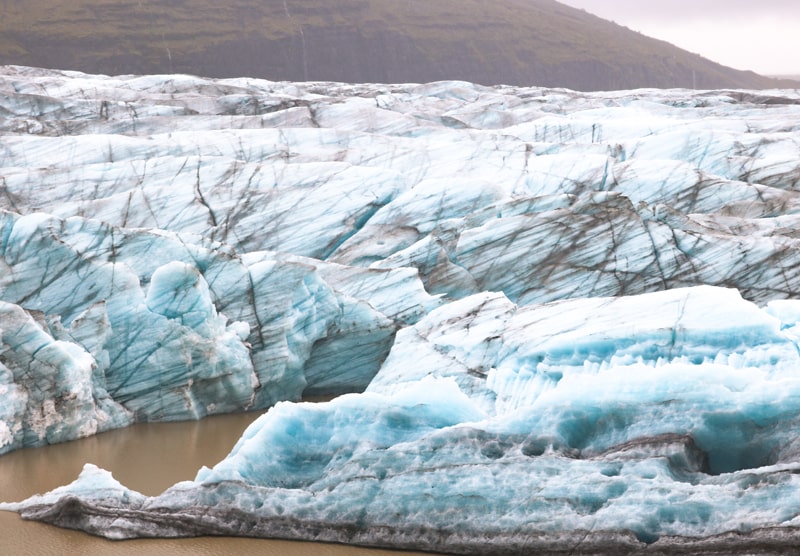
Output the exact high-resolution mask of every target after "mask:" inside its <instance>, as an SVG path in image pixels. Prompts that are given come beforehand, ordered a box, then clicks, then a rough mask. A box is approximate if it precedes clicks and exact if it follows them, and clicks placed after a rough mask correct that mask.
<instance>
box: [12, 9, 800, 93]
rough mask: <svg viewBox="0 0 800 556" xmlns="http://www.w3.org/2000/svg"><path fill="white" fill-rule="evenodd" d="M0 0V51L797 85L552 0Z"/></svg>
mask: <svg viewBox="0 0 800 556" xmlns="http://www.w3.org/2000/svg"><path fill="white" fill-rule="evenodd" d="M0 8H2V9H1V10H0V13H2V15H0V63H4V64H24V65H34V66H45V67H59V68H67V69H77V70H82V71H87V72H102V73H112V74H118V73H173V72H184V73H193V74H201V75H207V76H212V77H231V76H237V75H250V76H257V77H265V78H269V79H273V80H331V81H349V82H425V81H434V80H441V79H463V80H468V81H473V82H477V83H483V84H496V83H506V84H519V85H541V86H559V87H569V88H573V89H578V90H601V89H625V88H636V87H693V86H694V87H697V88H719V87H741V88H766V87H776V86H795V85H796V84H795V83H792V82H779V81H776V80H773V79H769V78H765V77H762V76H759V75H756V74H754V73H752V72H742V71H737V70H733V69H731V68H726V67H724V66H721V65H719V64H716V63H713V62H711V61H709V60H706V59H704V58H702V57H700V56H698V55H694V54H691V53H688V52H686V51H683V50H681V49H678V48H676V47H674V46H672V45H670V44H668V43H666V42H663V41H657V40H654V39H650V38H648V37H645V36H643V35H641V34H639V33H636V32H633V31H631V30H629V29H627V28H624V27H621V26H619V25H616V24H614V23H611V22H609V21H605V20H603V19H600V18H598V17H595V16H593V15H591V14H588V13H586V12H584V11H582V10H576V9H574V8H571V7H568V6H565V5H562V4H560V3H558V2H555V1H553V0H497V1H494V2H484V1H483V0H433V1H431V0H426V1H421V0H411V1H406V2H402V3H401V2H394V1H392V0H336V1H333V0H304V1H303V2H298V1H297V0H294V1H291V0H261V1H260V2H258V3H254V2H252V1H248V0H230V1H228V2H226V3H216V2H210V1H209V0H169V1H164V0H70V1H66V0H25V2H22V1H21V0H3V1H2V2H0Z"/></svg>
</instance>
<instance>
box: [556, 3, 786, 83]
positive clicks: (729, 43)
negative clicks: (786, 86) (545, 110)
mask: <svg viewBox="0 0 800 556" xmlns="http://www.w3.org/2000/svg"><path fill="white" fill-rule="evenodd" d="M558 1H559V2H561V3H562V4H567V5H569V6H573V7H575V8H581V9H584V10H586V11H587V12H591V13H593V14H595V15H597V16H600V17H602V18H604V19H609V20H612V21H615V22H616V23H619V24H620V25H624V26H625V27H628V28H630V29H633V30H634V31H640V32H641V33H643V34H645V35H648V36H651V37H654V38H657V39H662V40H665V41H668V42H671V43H672V44H674V45H676V46H679V47H681V48H683V49H684V50H688V51H690V52H695V53H697V54H700V55H702V56H704V57H706V58H709V59H710V60H714V61H715V62H719V63H721V64H724V65H726V66H730V67H733V68H736V69H743V70H753V71H755V72H758V73H761V74H765V75H787V74H793V75H800V0H558Z"/></svg>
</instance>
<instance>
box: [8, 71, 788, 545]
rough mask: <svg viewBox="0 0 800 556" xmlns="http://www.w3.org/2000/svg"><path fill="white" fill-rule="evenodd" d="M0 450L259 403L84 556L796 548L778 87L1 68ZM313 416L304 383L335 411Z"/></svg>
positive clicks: (85, 506) (63, 507)
mask: <svg viewBox="0 0 800 556" xmlns="http://www.w3.org/2000/svg"><path fill="white" fill-rule="evenodd" d="M0 90H2V92H3V96H2V101H0V112H2V114H3V118H0V132H1V133H2V134H3V142H2V147H0V211H1V212H0V339H1V340H2V347H0V453H3V452H8V451H11V450H15V449H18V448H21V447H26V446H39V445H43V444H48V443H54V442H61V441H66V440H70V439H74V438H78V437H82V436H87V435H91V434H95V433H97V432H100V431H104V430H108V429H111V428H117V427H123V426H127V425H129V424H131V423H134V422H141V421H159V420H177V419H198V418H202V417H205V416H207V415H212V414H218V413H226V412H234V411H254V410H262V411H263V410H266V412H265V413H264V414H263V415H262V416H261V417H259V418H258V419H257V420H256V421H255V422H254V423H253V425H251V426H250V428H248V430H247V431H246V432H245V433H244V435H243V436H242V438H241V439H240V440H239V441H238V443H237V444H236V446H235V447H234V448H233V450H232V452H231V453H230V455H229V456H228V457H227V458H226V459H224V460H223V461H221V462H220V463H219V464H217V465H216V466H214V467H213V468H210V469H208V468H204V469H201V470H200V471H199V472H198V474H197V477H196V478H195V480H194V481H188V482H184V483H179V484H177V485H175V486H174V487H172V488H170V489H169V490H167V491H166V492H164V493H163V494H161V495H160V496H157V497H146V496H143V495H141V494H139V493H135V492H133V491H131V490H129V489H127V488H126V487H124V486H123V485H120V484H119V483H117V482H116V481H115V480H114V479H113V478H112V477H111V476H110V474H109V473H108V472H106V471H103V470H101V469H98V468H96V467H93V466H87V467H86V469H85V470H84V472H83V473H82V474H81V476H80V477H79V478H78V479H77V480H76V482H75V483H73V484H71V485H67V486H65V487H61V488H59V489H57V490H55V491H53V492H51V493H47V494H44V495H41V496H36V497H33V498H31V499H29V500H27V501H24V502H19V503H6V504H3V505H2V506H0V507H2V508H3V509H8V510H14V511H18V512H20V513H21V514H22V515H23V516H24V517H26V518H31V519H40V520H43V521H48V522H51V523H56V524H59V525H63V526H67V527H73V528H80V529H84V530H87V531H90V532H92V533H95V534H99V535H104V536H107V537H110V538H131V537H138V536H191V535H200V534H220V535H250V536H266V537H284V538H302V539H312V540H327V541H335V542H345V543H353V544H363V545H377V546H389V547H396V548H412V549H421V550H435V551H444V552H454V553H477V554H492V553H495V554H516V553H520V552H526V551H527V552H531V551H537V550H538V551H540V552H541V553H563V554H566V553H571V554H598V553H614V554H624V553H640V552H643V551H646V553H647V554H681V553H708V554H724V553H730V552H737V551H738V552H741V551H745V552H750V553H785V552H786V551H789V550H791V549H792V547H795V546H797V545H798V544H800V529H798V527H799V524H800V521H799V520H800V483H798V479H797V477H798V476H799V475H798V474H799V473H800V444H799V443H798V441H797V436H798V432H800V417H799V416H800V344H799V343H798V342H800V298H798V288H800V262H798V253H800V238H799V237H798V233H797V230H798V228H800V190H798V184H800V166H798V160H800V140H798V133H799V132H800V95H798V93H797V92H795V91H765V92H755V91H685V90H671V91H660V90H638V91H620V92H611V93H576V92H572V91H566V90H549V89H541V88H515V87H505V86H497V87H482V86H477V85H473V84H470V83H463V82H442V83H431V84H425V85H414V84H408V85H347V84H337V83H303V84H299V83H274V82H269V81H264V80H256V79H227V80H210V79H202V78H197V77H191V76H127V77H107V76H92V75H85V74H80V73H75V72H56V71H48V70H40V69H32V68H23V67H11V66H9V67H4V68H2V72H0ZM339 394H342V395H340V396H339V397H336V398H335V399H333V400H331V401H329V402H325V403H318V404H310V403H300V400H301V399H302V398H303V397H304V396H312V395H323V396H336V395H339Z"/></svg>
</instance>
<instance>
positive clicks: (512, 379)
mask: <svg viewBox="0 0 800 556" xmlns="http://www.w3.org/2000/svg"><path fill="white" fill-rule="evenodd" d="M798 323H800V303H799V302H797V301H780V302H774V303H770V304H769V305H768V306H767V307H766V308H763V309H762V308H759V307H758V306H756V305H754V304H752V303H750V302H748V301H745V300H743V299H742V298H741V297H740V296H739V295H738V293H737V292H736V291H734V290H726V289H721V288H712V287H696V288H686V289H678V290H671V291H667V292H658V293H653V294H645V295H641V296H632V297H620V298H605V299H576V300H569V301H564V302H556V303H550V304H544V305H533V306H528V307H517V306H516V305H514V304H513V303H511V302H509V301H508V300H507V299H506V298H505V297H504V296H502V295H500V294H491V293H486V294H478V295H476V296H472V297H468V298H465V299H463V300H460V301H458V302H455V303H451V304H449V305H447V306H444V307H442V308H440V309H437V310H434V311H432V312H431V313H430V314H429V315H428V316H426V317H424V318H423V319H422V320H420V322H419V323H417V324H416V325H414V326H412V327H409V328H407V329H405V330H404V331H402V332H401V333H400V334H398V337H397V338H396V341H395V344H394V347H393V348H392V352H391V353H390V355H389V357H388V358H387V360H386V362H385V363H384V365H383V367H382V368H381V370H380V372H379V374H378V376H377V377H376V379H375V381H374V382H373V386H372V387H371V388H370V390H369V391H367V392H365V393H363V394H349V395H345V396H341V397H339V398H337V399H335V400H332V401H331V402H328V403H324V404H303V403H301V404H294V403H288V402H281V403H278V404H277V405H276V406H274V407H273V408H272V409H271V410H269V411H268V412H267V413H266V414H265V415H263V416H262V417H261V418H259V419H258V420H257V421H256V422H254V423H253V424H252V425H251V426H250V427H249V428H248V429H247V431H245V433H244V435H243V436H242V438H241V439H240V440H239V442H238V443H237V445H236V446H235V447H234V449H233V450H232V452H231V453H230V455H229V456H228V457H227V458H226V459H224V460H223V461H222V462H220V463H219V464H218V465H216V466H215V467H214V468H213V469H207V468H204V469H201V470H200V471H199V473H198V475H197V477H196V479H195V480H194V481H191V482H184V483H179V484H177V485H175V486H173V487H172V488H170V489H168V490H167V491H165V492H164V493H163V494H161V495H160V496H156V497H152V498H148V497H144V496H142V495H140V494H137V493H134V492H131V491H129V490H128V489H125V488H124V487H122V486H121V485H119V484H118V483H116V482H115V481H113V479H112V478H111V477H110V475H109V474H108V473H107V472H104V471H101V470H98V469H96V468H94V467H91V466H90V467H87V468H86V469H85V470H84V472H83V474H82V475H81V476H80V477H79V478H78V480H77V481H75V482H74V483H73V484H71V485H69V486H66V487H61V488H59V489H57V490H55V491H53V492H51V493H49V494H45V495H43V496H35V497H33V498H31V499H29V500H27V501H24V502H20V503H16V504H3V505H1V506H0V508H2V509H5V510H13V511H18V512H20V514H21V515H22V516H23V517H25V518H28V519H37V520H42V521H46V522H49V523H54V524H57V525H61V526H65V527H71V528H79V529H84V530H86V531H89V532H91V533H94V534H98V535H103V536H107V537H110V538H115V539H122V538H131V537H142V536H145V537H146V536H194V535H201V534H215V535H242V536H264V537H284V538H297V539H309V540H325V541H335V542H345V543H352V544H363V545H375V546H391V547H394V548H413V549H418V550H431V551H442V552H450V553H480V554H518V553H520V552H530V553H533V552H536V551H539V552H542V553H552V554H567V553H569V554H603V553H614V554H629V553H647V554H687V553H691V554H725V553H731V552H734V551H735V552H738V553H741V552H742V551H745V552H753V553H759V554H769V553H782V552H784V553H785V551H786V550H789V549H790V548H791V547H795V546H797V544H798V542H800V529H798V525H800V518H799V517H798V516H800V464H798V463H797V460H798V457H797V456H798V451H799V450H800V444H798V442H797V436H798V431H799V430H800V419H798V418H797V415H798V413H799V412H800V377H798V375H797V372H796V369H797V368H798V366H800V352H799V351H798V345H797V339H798V330H800V327H799V326H798ZM409 354H414V358H413V359H410V358H409V356H410V355H409ZM515 370H516V371H515ZM514 373H516V375H514Z"/></svg>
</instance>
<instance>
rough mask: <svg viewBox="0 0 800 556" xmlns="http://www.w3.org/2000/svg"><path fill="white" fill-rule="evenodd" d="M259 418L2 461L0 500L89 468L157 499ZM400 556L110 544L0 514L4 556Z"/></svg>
mask: <svg viewBox="0 0 800 556" xmlns="http://www.w3.org/2000/svg"><path fill="white" fill-rule="evenodd" d="M257 416H258V415H257V414H244V415H224V416H219V417H213V418H209V419H205V420H203V421H199V422H188V423H160V424H141V425H135V426H133V427H129V428H127V429H122V430H118V431H111V432H107V433H104V434H101V435H97V436H94V437H91V438H86V439H83V440H76V441H74V442H67V443H64V444H58V445H55V446H47V447H44V448H36V449H28V450H18V451H16V452H12V453H10V454H6V455H4V456H0V501H3V502H11V501H18V500H23V499H24V498H27V497H29V496H31V495H33V494H37V493H43V492H46V491H48V490H52V489H53V488H55V487H58V486H61V485H64V484H67V483H69V482H72V481H73V480H74V479H75V478H76V477H77V476H78V474H79V473H80V471H81V469H82V468H83V465H84V464H85V463H94V464H96V465H98V466H100V467H102V468H104V469H108V470H109V471H111V472H112V473H113V475H114V477H116V478H117V479H118V480H119V481H120V482H121V483H122V484H124V485H126V486H128V487H130V488H132V489H134V490H138V491H139V492H142V493H144V494H148V495H156V494H160V493H161V492H163V491H164V490H165V489H166V488H167V487H170V486H172V485H173V484H175V483H176V482H178V481H183V480H189V479H194V476H195V474H196V473H197V470H198V469H199V468H200V467H201V466H203V465H207V466H209V467H210V466H212V465H214V464H215V463H217V462H218V461H219V460H221V459H222V458H224V457H225V456H226V455H227V454H228V452H229V451H230V450H231V448H232V447H233V445H234V443H235V442H236V440H237V439H238V438H239V436H241V433H242V431H243V430H244V429H245V427H247V425H249V424H250V423H251V422H252V421H253V420H254V419H255V418H256V417H257ZM63 554H70V555H83V554H87V555H88V554H91V555H97V554H102V555H110V556H121V555H134V554H135V555H137V556H149V555H159V556H161V555H164V554H170V555H177V556H182V555H187V556H189V555H192V556H205V555H212V554H214V555H216V554H237V555H243V556H247V555H255V554H258V555H260V556H312V555H313V556H345V555H347V556H350V555H352V556H389V555H391V556H398V554H401V555H403V556H408V555H413V554H417V553H413V552H396V551H387V550H374V549H358V548H354V547H349V546H339V545H331V544H320V543H302V542H290V541H273V540H263V539H239V538H214V537H202V538H197V539H171V540H160V539H159V540H150V539H148V540H132V541H121V542H114V541H107V540H105V539H101V538H98V537H93V536H90V535H86V534H84V533H80V532H77V531H68V530H64V529H60V528H57V527H52V526H49V525H44V524H41V523H35V522H30V521H23V520H21V519H20V518H19V517H18V516H17V515H16V514H14V513H10V512H0V555H2V556H6V555H26V556H49V555H59V556H60V555H63ZM419 556H422V555H419Z"/></svg>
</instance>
